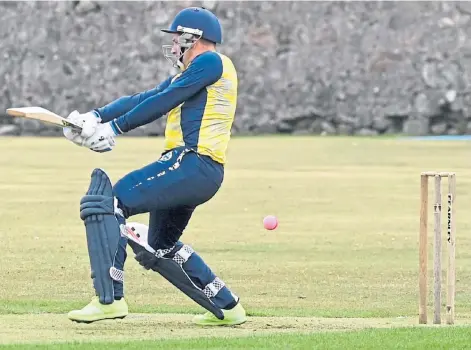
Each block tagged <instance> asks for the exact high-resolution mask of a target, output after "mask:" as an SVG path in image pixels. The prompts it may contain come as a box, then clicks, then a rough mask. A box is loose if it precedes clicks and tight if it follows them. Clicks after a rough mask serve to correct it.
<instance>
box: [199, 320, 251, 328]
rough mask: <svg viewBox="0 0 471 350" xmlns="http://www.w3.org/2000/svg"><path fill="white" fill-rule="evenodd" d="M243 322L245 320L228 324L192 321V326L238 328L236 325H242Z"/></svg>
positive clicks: (227, 322) (228, 322) (224, 322)
mask: <svg viewBox="0 0 471 350" xmlns="http://www.w3.org/2000/svg"><path fill="white" fill-rule="evenodd" d="M245 322H247V319H245V320H240V321H234V322H230V321H219V322H218V321H214V322H213V321H193V323H194V324H196V325H198V326H219V327H221V326H238V325H241V324H244V323H245Z"/></svg>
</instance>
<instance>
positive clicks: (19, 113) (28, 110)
mask: <svg viewBox="0 0 471 350" xmlns="http://www.w3.org/2000/svg"><path fill="white" fill-rule="evenodd" d="M7 115H9V116H11V117H20V118H29V119H36V120H40V121H42V122H44V123H48V124H51V125H57V126H61V127H71V128H73V129H76V130H77V131H81V130H82V127H81V126H79V125H77V124H74V123H72V122H70V121H69V120H67V119H65V118H63V117H61V116H60V115H57V114H55V113H53V112H51V111H49V110H47V109H45V108H42V107H20V108H8V109H7Z"/></svg>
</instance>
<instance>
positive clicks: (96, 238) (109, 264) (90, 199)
mask: <svg viewBox="0 0 471 350" xmlns="http://www.w3.org/2000/svg"><path fill="white" fill-rule="evenodd" d="M80 218H81V219H82V220H83V221H84V224H85V228H86V234H87V245H88V254H89V256H90V266H91V270H92V273H91V275H92V279H93V286H94V287H95V291H96V294H97V295H98V297H99V300H100V303H102V304H111V303H112V302H113V301H114V289H113V279H114V280H116V281H120V282H122V281H123V279H124V278H123V277H124V276H123V271H121V270H118V269H116V268H115V267H114V262H115V261H114V260H115V256H116V252H117V250H118V244H119V239H120V233H119V225H118V221H117V220H116V217H115V215H114V201H113V187H112V185H111V181H110V179H109V178H108V176H107V175H106V173H105V172H104V171H103V170H101V169H95V170H93V172H92V175H91V181H90V186H89V188H88V191H87V193H86V195H85V196H83V197H82V200H81V201H80Z"/></svg>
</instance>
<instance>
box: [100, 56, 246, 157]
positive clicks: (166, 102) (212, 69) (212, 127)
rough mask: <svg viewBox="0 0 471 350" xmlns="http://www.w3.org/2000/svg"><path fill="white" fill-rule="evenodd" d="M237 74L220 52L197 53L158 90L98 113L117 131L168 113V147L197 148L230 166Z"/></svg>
mask: <svg viewBox="0 0 471 350" xmlns="http://www.w3.org/2000/svg"><path fill="white" fill-rule="evenodd" d="M237 86H238V79H237V72H236V69H235V67H234V65H233V63H232V61H231V60H230V59H229V58H228V57H227V56H225V55H222V54H220V53H218V52H213V51H207V52H205V53H202V54H201V55H199V56H197V57H196V58H195V59H194V60H193V61H192V62H191V64H190V65H189V66H188V67H187V68H186V69H185V70H183V71H182V72H181V73H179V74H176V75H174V76H172V77H169V78H168V79H167V80H165V81H164V82H163V83H162V84H160V85H159V86H157V87H156V88H154V89H152V90H148V91H146V92H143V93H140V94H135V95H132V96H127V97H122V98H120V99H118V100H116V101H114V102H112V103H110V104H109V105H107V106H104V107H102V108H98V109H97V110H96V111H97V112H98V114H99V115H100V117H101V118H102V122H107V121H112V126H113V128H115V130H116V131H117V133H124V132H127V131H129V130H132V129H134V128H137V127H139V126H141V125H145V124H148V123H150V122H152V121H154V120H156V119H158V118H159V117H161V116H162V115H165V114H167V113H168V116H167V125H166V129H165V150H169V149H173V148H175V147H179V146H186V147H189V148H192V149H194V150H195V151H197V152H198V153H199V154H203V155H207V156H209V157H211V158H212V159H214V160H215V161H217V162H219V163H221V164H224V163H225V162H226V151H227V146H228V143H229V139H230V135H231V128H232V124H233V122H234V115H235V111H236V105H237Z"/></svg>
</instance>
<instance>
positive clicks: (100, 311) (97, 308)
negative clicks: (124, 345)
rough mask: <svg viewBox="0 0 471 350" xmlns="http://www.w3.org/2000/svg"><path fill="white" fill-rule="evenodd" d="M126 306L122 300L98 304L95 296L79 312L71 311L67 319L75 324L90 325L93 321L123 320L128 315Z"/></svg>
mask: <svg viewBox="0 0 471 350" xmlns="http://www.w3.org/2000/svg"><path fill="white" fill-rule="evenodd" d="M128 312H129V311H128V304H127V303H126V300H124V298H121V299H120V300H115V301H114V302H113V303H112V304H107V305H105V304H100V301H99V300H98V297H97V296H94V297H93V298H92V301H91V302H90V303H89V304H88V305H87V306H85V307H84V308H83V309H81V310H72V311H70V312H69V313H68V315H67V317H68V318H69V319H70V320H72V321H75V322H82V323H91V322H95V321H100V320H105V319H114V318H124V317H126V316H127V315H128Z"/></svg>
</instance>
